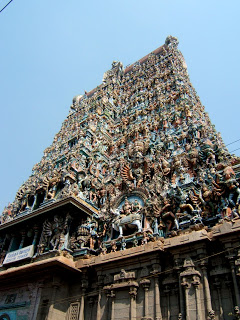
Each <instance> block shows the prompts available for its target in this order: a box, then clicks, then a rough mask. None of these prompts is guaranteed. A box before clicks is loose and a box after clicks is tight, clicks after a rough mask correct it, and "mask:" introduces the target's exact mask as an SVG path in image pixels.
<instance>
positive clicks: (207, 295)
mask: <svg viewBox="0 0 240 320" xmlns="http://www.w3.org/2000/svg"><path fill="white" fill-rule="evenodd" d="M201 269H202V274H203V285H204V294H205V301H206V309H207V312H208V315H209V316H210V315H213V314H214V311H213V310H212V299H211V293H210V288H209V282H208V276H207V262H206V260H204V262H203V263H202V264H201Z"/></svg>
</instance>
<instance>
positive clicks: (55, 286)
mask: <svg viewBox="0 0 240 320" xmlns="http://www.w3.org/2000/svg"><path fill="white" fill-rule="evenodd" d="M59 286H60V281H59V279H58V278H55V277H54V278H53V284H52V288H53V290H52V296H51V302H50V307H49V311H48V316H47V319H49V320H53V319H54V314H53V309H54V304H55V300H56V294H57V290H58V288H59Z"/></svg>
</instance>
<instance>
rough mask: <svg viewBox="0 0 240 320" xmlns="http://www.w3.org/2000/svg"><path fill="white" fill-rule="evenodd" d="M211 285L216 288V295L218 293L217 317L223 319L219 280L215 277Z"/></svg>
mask: <svg viewBox="0 0 240 320" xmlns="http://www.w3.org/2000/svg"><path fill="white" fill-rule="evenodd" d="M213 285H214V286H215V287H216V289H217V295H218V306H219V308H218V309H219V319H220V320H223V307H222V298H221V282H220V281H219V279H218V278H215V282H214V283H213Z"/></svg>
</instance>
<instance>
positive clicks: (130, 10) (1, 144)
mask: <svg viewBox="0 0 240 320" xmlns="http://www.w3.org/2000/svg"><path fill="white" fill-rule="evenodd" d="M8 1H9V0H2V1H0V8H2V7H4V5H5V4H7V3H8ZM239 12H240V1H238V0H235V1H231V0H230V1H221V0H218V1H214V0H211V1H207V0H203V1H192V0H191V1H190V0H189V1H187V0H175V1H173V0H172V1H166V0H164V1H163V0H148V1H142V0H121V1H109V0H102V1H99V0H95V1H91V0H89V1H79V0H69V1H63V0H51V1H49V0H41V1H40V0H39V1H30V0H21V1H20V0H13V1H12V2H11V3H10V4H9V6H8V7H7V8H6V9H5V10H3V11H2V12H1V13H0V39H1V50H0V61H1V71H0V106H1V107H0V112H1V114H0V148H1V158H0V177H1V184H0V211H2V210H3V208H4V206H5V205H7V204H8V202H12V201H13V200H14V197H15V194H16V192H17V190H18V188H19V187H20V186H21V184H22V183H23V182H24V181H25V180H27V178H28V176H29V175H30V174H31V169H32V167H33V165H34V164H35V163H37V162H38V161H40V159H41V157H42V155H43V151H44V149H45V148H46V147H48V146H49V145H50V144H51V143H52V140H53V137H54V135H55V134H56V133H57V132H58V131H59V129H60V127H61V124H62V122H63V121H64V119H65V118H66V116H67V115H68V111H69V106H70V105H71V102H72V98H73V97H74V96H75V95H77V94H82V93H84V91H85V90H86V91H90V90H91V89H93V88H95V87H96V86H97V85H99V84H100V83H101V81H102V76H103V73H104V72H105V71H106V70H108V69H110V68H111V63H112V61H113V60H120V61H122V62H123V64H124V66H126V65H128V64H131V63H133V62H135V61H137V60H138V59H140V58H141V57H143V56H144V55H146V54H148V53H149V52H151V51H153V50H154V49H156V48H158V47H159V46H161V45H162V44H164V42H165V38H166V37H167V36H168V35H173V36H176V37H178V39H179V49H180V50H181V51H182V53H183V55H184V57H185V60H186V63H187V65H188V72H189V75H190V79H191V82H192V84H193V86H194V87H195V89H196V90H197V93H198V95H199V96H200V99H201V101H202V103H203V104H204V105H205V108H206V111H207V112H208V113H209V115H210V118H211V120H212V123H213V124H215V126H216V129H217V130H218V131H220V132H221V134H222V137H223V140H224V142H225V143H226V144H228V143H231V142H233V141H235V140H238V139H240V132H239V129H238V128H239V118H240V117H239V116H240V108H239V97H238V93H239V89H240V80H239V75H240V63H239V51H240V44H239V43H240V41H239V31H240V27H239ZM237 148H240V141H239V142H237V143H235V144H232V145H229V151H232V150H235V149H237ZM234 153H235V154H236V155H238V156H240V149H239V150H237V151H235V152H234Z"/></svg>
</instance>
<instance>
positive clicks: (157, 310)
mask: <svg viewBox="0 0 240 320" xmlns="http://www.w3.org/2000/svg"><path fill="white" fill-rule="evenodd" d="M159 272H160V265H159V264H154V265H153V271H152V272H151V274H153V276H154V306H155V310H154V312H155V320H162V312H161V297H160V290H159V276H158V273H159Z"/></svg>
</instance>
